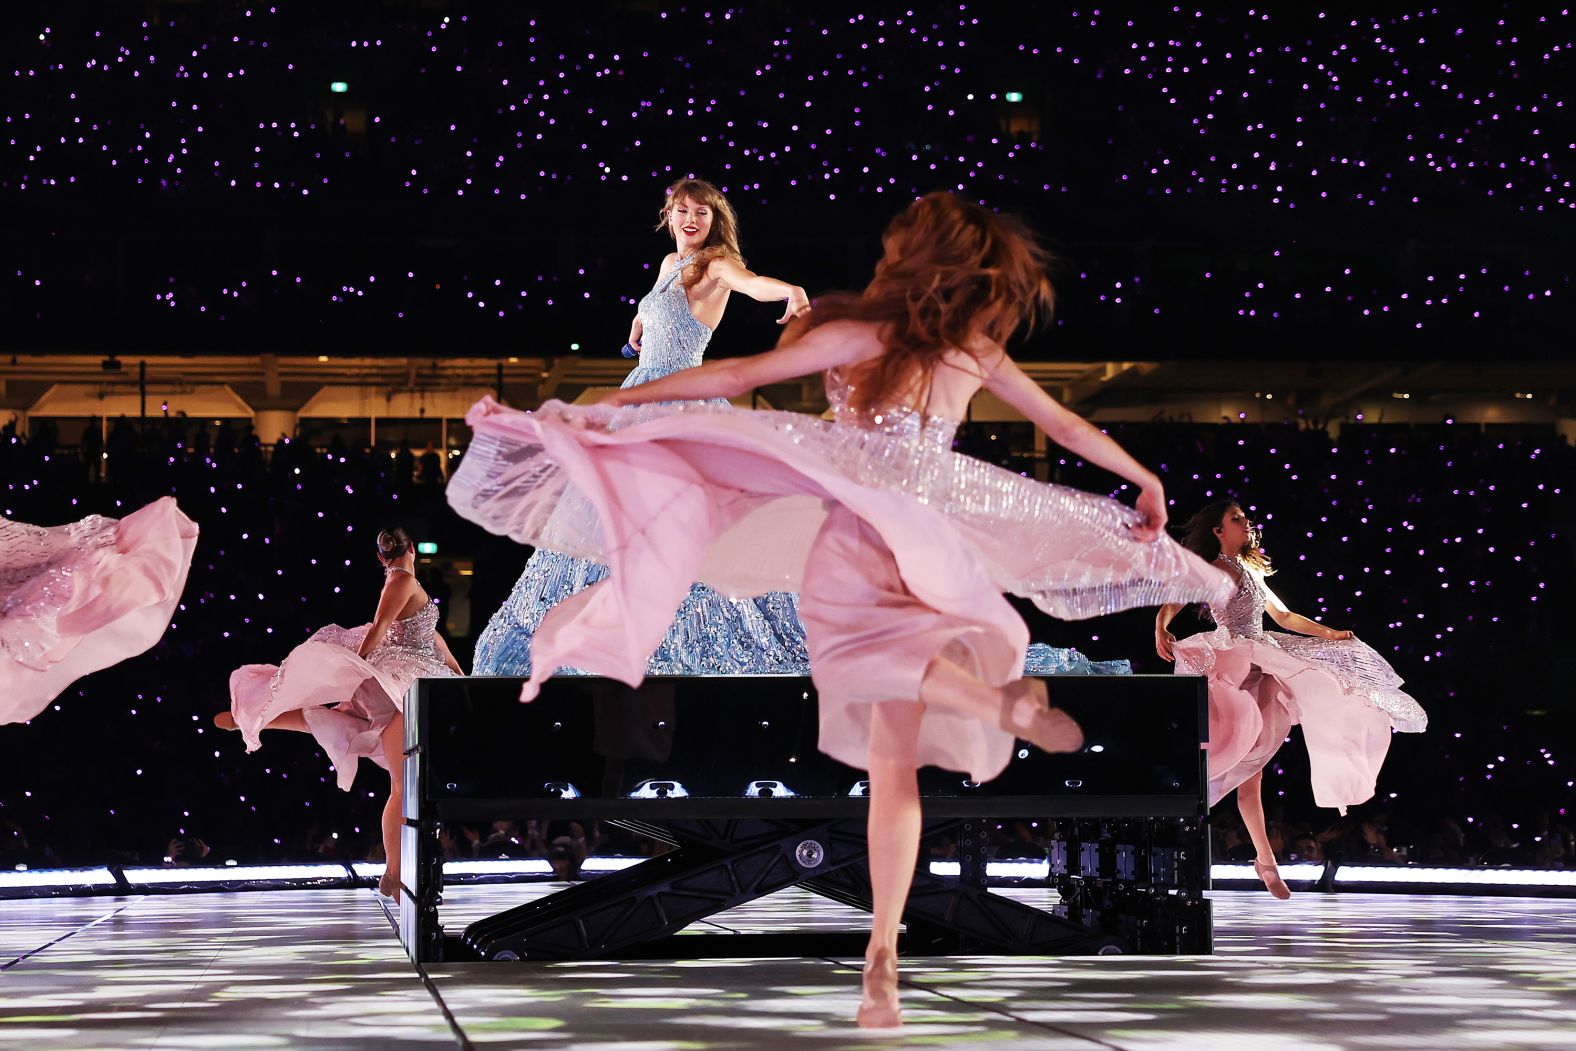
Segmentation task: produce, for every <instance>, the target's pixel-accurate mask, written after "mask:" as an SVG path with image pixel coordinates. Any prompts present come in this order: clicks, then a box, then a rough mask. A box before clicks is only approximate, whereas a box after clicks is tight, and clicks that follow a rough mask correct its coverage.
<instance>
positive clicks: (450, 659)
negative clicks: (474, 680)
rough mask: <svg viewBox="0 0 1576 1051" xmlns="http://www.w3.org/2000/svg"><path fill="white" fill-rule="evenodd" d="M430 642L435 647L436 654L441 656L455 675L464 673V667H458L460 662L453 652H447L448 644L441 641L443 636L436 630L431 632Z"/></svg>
mask: <svg viewBox="0 0 1576 1051" xmlns="http://www.w3.org/2000/svg"><path fill="white" fill-rule="evenodd" d="M432 644H433V647H434V648H435V649H437V651H438V656H439V657H440V658H442V660H443V663H444V664H447V665H448V666H449V670H450V671H452V672H453V673H454V674H456V675H464V674H465V669H464V668H462V667H460V662H459V661H457V660H455V659H454V654H453V653H451V652H449V644H448V643H447V642H445V641H443V636H442V635H439V634H438V633H437V632H436V631H435V632H433V633H432Z"/></svg>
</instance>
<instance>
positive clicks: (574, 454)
mask: <svg viewBox="0 0 1576 1051" xmlns="http://www.w3.org/2000/svg"><path fill="white" fill-rule="evenodd" d="M469 422H470V423H471V425H472V427H473V428H474V430H475V436H474V438H473V441H472V443H471V447H470V450H469V451H468V452H467V454H466V456H465V459H464V461H463V462H462V463H461V465H460V468H459V470H458V471H457V472H455V474H454V475H453V476H452V477H451V479H450V482H449V487H448V496H449V502H450V505H451V506H453V507H454V508H455V510H456V511H458V512H459V513H460V514H461V515H462V516H464V517H466V518H468V519H470V520H472V521H474V522H476V523H478V524H480V525H482V526H483V527H485V528H487V529H489V530H491V531H492V532H495V533H499V534H502V535H506V536H510V537H513V538H515V539H517V540H520V541H521V542H524V543H531V544H535V545H537V546H542V547H547V548H549V549H550V550H558V551H563V552H565V553H567V554H573V555H578V556H581V557H586V558H591V559H594V560H596V561H600V562H603V563H605V564H607V565H608V566H609V567H610V575H609V576H608V578H607V579H605V580H603V581H601V582H599V583H597V584H595V585H593V586H592V587H590V588H587V589H585V590H583V591H581V592H578V593H576V594H575V595H573V596H571V597H570V598H568V599H566V600H565V601H563V602H562V603H560V604H559V605H558V606H557V607H555V608H554V609H553V610H552V611H551V612H549V613H548V614H547V616H546V618H545V619H544V620H543V622H542V624H541V627H540V628H539V629H538V631H537V633H536V635H535V638H534V640H533V643H532V650H531V654H532V666H533V675H532V678H531V680H530V682H529V683H528V684H527V685H526V687H525V689H524V691H523V693H522V699H525V700H529V699H531V698H532V697H534V696H535V694H536V692H537V690H539V689H540V687H541V683H542V681H543V680H544V679H545V678H546V677H547V676H549V675H551V674H552V673H553V671H554V670H555V669H557V668H560V667H565V666H570V667H577V668H583V669H586V670H588V671H592V672H594V673H597V674H601V675H607V676H610V677H613V678H616V679H619V680H621V681H623V682H626V683H629V684H631V685H635V684H638V683H639V682H640V681H641V679H642V677H643V676H644V674H645V669H646V659H647V656H648V655H649V654H650V653H651V652H652V651H653V650H654V649H655V648H656V646H657V645H658V644H659V643H660V642H661V640H662V637H663V635H664V633H665V632H666V631H667V628H668V625H669V623H670V622H671V620H672V617H673V614H674V610H675V609H677V608H678V606H679V604H680V603H681V602H682V601H683V599H684V596H685V595H686V594H687V593H688V591H689V588H690V585H691V584H692V583H693V582H695V581H701V582H703V583H706V584H709V585H711V586H712V587H714V588H716V589H717V590H719V591H721V592H722V593H723V594H726V595H729V596H731V597H735V598H743V597H747V596H752V595H759V594H764V593H766V592H768V591H796V592H798V593H799V595H800V606H799V610H800V615H801V617H802V619H803V621H804V626H805V636H806V642H807V646H808V649H809V653H810V668H811V676H812V678H813V680H814V682H815V685H816V689H817V691H818V693H819V697H820V706H821V737H820V747H821V750H822V751H824V752H826V753H827V754H829V755H831V756H833V757H834V758H837V759H839V760H841V761H843V762H845V763H848V764H849V765H851V766H856V767H863V766H865V764H866V763H867V761H868V744H869V726H870V719H871V710H872V706H873V704H875V703H876V702H880V701H910V702H914V703H918V699H919V682H920V680H921V678H922V677H923V676H924V674H925V671H926V669H927V668H928V666H929V665H930V662H931V661H932V660H934V659H935V658H936V657H938V656H944V657H946V658H948V659H951V660H954V661H956V662H957V663H959V664H961V665H962V666H964V667H966V668H968V669H969V670H971V671H972V672H973V673H974V674H975V675H976V676H978V677H979V678H980V679H982V680H984V681H985V682H986V683H988V684H990V685H993V686H1002V685H1005V684H1006V683H1008V682H1010V681H1012V680H1013V679H1015V678H1017V677H1018V676H1019V675H1021V674H1022V668H1023V660H1024V652H1025V650H1026V648H1027V645H1028V641H1029V637H1028V630H1027V628H1026V627H1025V625H1024V623H1023V621H1022V618H1020V617H1019V616H1018V614H1017V613H1016V612H1015V611H1014V610H1013V609H1012V607H1011V605H1010V604H1009V603H1008V602H1007V600H1006V599H1005V598H1004V597H1003V595H1002V592H1003V591H1012V592H1014V593H1017V594H1021V595H1024V596H1026V597H1029V598H1031V599H1032V600H1034V601H1035V602H1036V603H1038V604H1040V605H1041V607H1042V608H1044V609H1046V610H1048V611H1049V612H1052V613H1054V614H1056V615H1060V616H1094V615H1097V614H1100V613H1106V612H1112V611H1114V610H1116V609H1124V608H1128V607H1130V606H1134V605H1142V604H1150V603H1153V604H1159V603H1163V602H1190V601H1199V600H1207V601H1223V600H1224V598H1225V597H1226V596H1228V595H1229V594H1230V593H1231V591H1232V589H1233V587H1234V584H1233V583H1232V581H1231V580H1230V578H1229V577H1227V576H1226V574H1224V573H1223V572H1221V571H1220V570H1218V569H1215V568H1213V567H1211V566H1209V565H1207V564H1206V563H1204V562H1203V561H1202V560H1200V559H1198V558H1195V557H1194V556H1192V555H1191V554H1189V553H1188V552H1186V551H1184V550H1182V548H1181V547H1180V546H1179V545H1177V544H1175V543H1174V542H1172V541H1171V540H1169V539H1161V540H1157V541H1154V542H1151V543H1138V542H1136V541H1134V540H1132V539H1131V537H1130V535H1129V533H1128V527H1129V526H1130V525H1131V524H1132V523H1133V522H1135V521H1136V520H1137V517H1138V516H1137V515H1136V513H1135V512H1133V510H1132V509H1131V508H1127V507H1124V506H1123V505H1121V504H1119V503H1117V502H1115V501H1112V500H1107V499H1104V498H1102V497H1095V496H1091V495H1090V494H1086V493H1079V492H1077V491H1075V490H1069V489H1065V488H1062V487H1057V486H1047V485H1043V484H1041V483H1037V482H1034V481H1033V480H1030V479H1026V478H1023V477H1021V476H1019V475H1016V474H1013V473H1012V472H1008V471H1002V470H1000V469H998V468H995V467H992V466H991V465H989V464H984V463H982V462H981V461H978V460H974V459H972V458H970V457H967V456H962V455H960V454H957V453H955V452H953V451H952V450H951V448H950V442H948V443H947V444H946V445H945V446H941V445H940V444H939V443H935V442H929V443H927V440H926V438H925V436H924V435H923V434H920V435H912V434H889V433H882V432H872V431H864V430H861V429H859V428H856V427H853V426H848V425H839V424H831V423H828V422H826V421H823V420H819V419H816V418H814V417H806V416H801V415H798V414H793V413H768V412H751V411H739V410H733V409H729V408H726V407H717V406H695V405H683V406H673V407H660V408H659V407H649V406H648V407H644V408H642V409H641V410H636V411H632V410H623V411H621V412H616V413H610V412H609V411H608V410H605V409H597V408H592V409H590V410H580V409H575V408H571V407H569V406H564V405H561V404H559V403H556V402H550V403H548V404H547V405H544V406H543V407H542V409H541V410H539V411H537V412H535V413H523V412H516V411H513V410H509V409H504V408H502V407H500V406H498V405H497V404H496V403H494V402H492V401H491V399H484V400H483V401H482V402H481V403H479V404H478V405H477V407H476V408H475V409H473V410H472V412H471V415H470V417H469ZM566 493H568V494H570V495H569V497H567V498H566V495H565V494H566ZM1012 748H1013V738H1012V736H1011V735H1010V734H1008V733H1006V732H1004V731H1002V730H1001V729H999V728H998V727H996V726H995V725H994V720H992V721H991V722H989V723H986V722H982V721H980V720H974V719H967V718H962V717H959V716H955V715H951V714H949V713H947V712H945V711H940V710H938V709H937V708H936V707H935V706H930V707H928V708H927V709H926V710H925V713H924V716H923V719H922V722H921V731H920V762H921V763H931V764H935V765H939V766H943V767H946V768H949V769H953V770H959V771H965V772H967V773H968V774H969V775H970V776H971V777H972V778H973V779H975V780H980V781H983V780H987V779H989V778H991V777H994V776H996V775H997V774H998V773H1000V772H1001V770H1002V768H1003V767H1005V765H1006V764H1007V762H1008V760H1009V759H1010V758H1011V756H1012Z"/></svg>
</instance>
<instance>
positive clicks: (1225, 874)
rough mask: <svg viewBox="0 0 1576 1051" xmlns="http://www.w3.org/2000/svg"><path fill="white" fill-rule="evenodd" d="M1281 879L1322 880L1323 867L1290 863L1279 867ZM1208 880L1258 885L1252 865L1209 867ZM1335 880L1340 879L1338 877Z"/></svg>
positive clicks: (1290, 880) (1289, 880) (1257, 878)
mask: <svg viewBox="0 0 1576 1051" xmlns="http://www.w3.org/2000/svg"><path fill="white" fill-rule="evenodd" d="M1280 874H1281V879H1283V880H1286V881H1287V882H1288V883H1290V882H1293V881H1301V880H1320V879H1323V878H1324V865H1323V864H1322V863H1320V864H1312V863H1308V862H1291V863H1289V864H1285V865H1282V866H1280ZM1209 877H1210V879H1218V880H1225V881H1228V882H1230V881H1234V880H1245V881H1247V882H1249V883H1258V882H1259V874H1258V873H1257V872H1254V871H1253V866H1252V865H1211V866H1210V867H1209ZM1336 879H1340V877H1339V876H1337V877H1336Z"/></svg>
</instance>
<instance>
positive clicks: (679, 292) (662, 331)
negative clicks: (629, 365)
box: [623, 255, 711, 387]
mask: <svg viewBox="0 0 1576 1051" xmlns="http://www.w3.org/2000/svg"><path fill="white" fill-rule="evenodd" d="M694 258H695V257H694V256H693V255H689V256H685V257H684V258H683V259H680V260H679V261H678V262H677V263H675V264H674V265H673V267H672V268H671V269H670V270H669V271H668V272H667V274H665V275H664V276H663V278H662V279H661V280H660V281H658V282H657V285H656V287H655V288H653V289H652V290H651V291H650V292H647V293H646V294H645V296H643V297H642V298H641V300H640V306H639V307H638V313H639V314H640V321H641V325H642V335H641V338H640V364H639V365H637V366H636V367H635V368H634V369H633V370H631V371H630V373H629V375H628V376H627V377H626V378H625V379H624V383H623V386H625V387H633V386H636V385H637V384H641V383H650V382H651V381H652V380H654V379H659V378H661V377H663V376H666V375H668V374H669V373H673V372H678V371H680V370H682V369H692V368H694V367H695V366H696V365H699V364H700V363H701V359H702V358H704V357H705V355H706V345H707V344H708V343H710V342H711V329H709V328H707V327H706V326H705V325H702V324H701V323H700V322H699V321H697V320H695V315H694V314H692V313H691V312H690V306H689V296H688V295H687V294H686V293H685V291H684V281H683V274H684V268H685V267H686V266H688V265H689V264H690V263H691V262H692V261H693V260H694Z"/></svg>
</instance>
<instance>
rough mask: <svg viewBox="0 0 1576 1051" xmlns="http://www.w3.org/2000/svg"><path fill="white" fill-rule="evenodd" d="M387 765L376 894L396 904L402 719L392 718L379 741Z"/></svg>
mask: <svg viewBox="0 0 1576 1051" xmlns="http://www.w3.org/2000/svg"><path fill="white" fill-rule="evenodd" d="M380 740H381V741H382V743H383V755H384V756H385V757H386V758H387V759H388V763H389V798H388V802H387V803H384V804H383V878H382V879H380V880H378V892H379V893H380V894H384V895H387V896H388V897H390V898H393V899H394V900H396V901H398V900H399V830H400V826H402V825H403V824H404V823H405V717H404V716H403V715H396V716H395V717H394V718H393V719H391V720H390V721H389V724H388V725H387V726H385V727H384V728H383V734H382V736H381V738H380Z"/></svg>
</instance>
